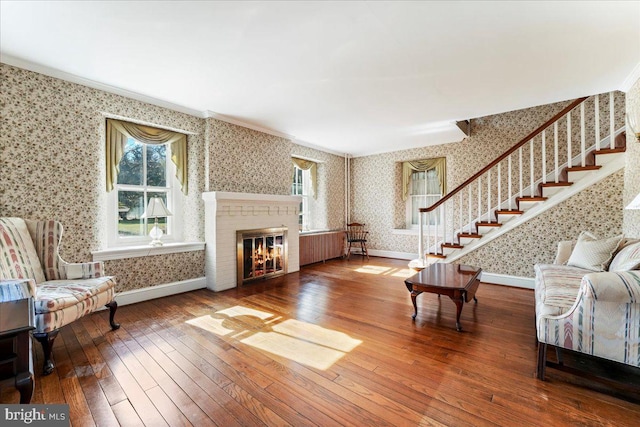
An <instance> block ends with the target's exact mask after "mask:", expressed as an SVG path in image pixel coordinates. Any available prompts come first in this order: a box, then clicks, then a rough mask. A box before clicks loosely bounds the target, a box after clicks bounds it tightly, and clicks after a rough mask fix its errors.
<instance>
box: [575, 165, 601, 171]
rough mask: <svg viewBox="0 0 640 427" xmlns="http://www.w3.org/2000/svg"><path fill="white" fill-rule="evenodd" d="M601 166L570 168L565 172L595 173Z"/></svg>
mask: <svg viewBox="0 0 640 427" xmlns="http://www.w3.org/2000/svg"><path fill="white" fill-rule="evenodd" d="M601 167H602V166H599V165H590V166H571V167H570V168H567V172H581V171H595V170H598V169H600V168H601Z"/></svg>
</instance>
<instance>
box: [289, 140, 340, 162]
mask: <svg viewBox="0 0 640 427" xmlns="http://www.w3.org/2000/svg"><path fill="white" fill-rule="evenodd" d="M293 143H294V144H296V145H300V146H302V147H307V148H311V149H313V150H318V151H322V152H323V153H328V154H333V155H334V156H338V157H344V156H347V155H350V154H349V153H340V152H338V151H334V150H332V149H330V148H325V147H321V146H319V145H316V144H312V143H310V142H307V141H304V140H302V139H294V140H293ZM295 157H299V158H301V159H302V158H303V157H302V156H298V155H296V156H295ZM306 160H309V159H306Z"/></svg>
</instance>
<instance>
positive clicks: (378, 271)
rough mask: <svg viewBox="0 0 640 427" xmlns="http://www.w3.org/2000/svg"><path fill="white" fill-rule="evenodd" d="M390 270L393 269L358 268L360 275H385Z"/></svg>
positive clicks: (369, 266) (366, 266) (368, 266)
mask: <svg viewBox="0 0 640 427" xmlns="http://www.w3.org/2000/svg"><path fill="white" fill-rule="evenodd" d="M389 270H392V268H391V267H379V266H377V265H363V266H362V267H360V268H356V271H357V272H358V273H367V274H385V273H387V272H388V271H389Z"/></svg>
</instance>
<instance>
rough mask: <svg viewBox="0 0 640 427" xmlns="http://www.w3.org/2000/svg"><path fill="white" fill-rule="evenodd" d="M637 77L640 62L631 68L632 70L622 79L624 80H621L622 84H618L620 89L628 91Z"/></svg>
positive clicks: (639, 74)
mask: <svg viewBox="0 0 640 427" xmlns="http://www.w3.org/2000/svg"><path fill="white" fill-rule="evenodd" d="M639 79H640V62H638V63H637V64H636V66H635V67H634V68H633V70H631V72H630V73H629V75H628V76H627V78H626V79H624V81H623V82H622V85H621V86H620V90H621V91H622V92H625V93H626V92H628V91H629V89H631V86H633V84H634V83H635V82H637V81H638V80H639Z"/></svg>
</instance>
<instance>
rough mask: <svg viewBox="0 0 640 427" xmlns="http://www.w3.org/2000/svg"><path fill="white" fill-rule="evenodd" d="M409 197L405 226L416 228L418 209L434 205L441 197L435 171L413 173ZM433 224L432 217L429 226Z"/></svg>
mask: <svg viewBox="0 0 640 427" xmlns="http://www.w3.org/2000/svg"><path fill="white" fill-rule="evenodd" d="M409 185H410V187H409V197H408V199H407V224H408V225H410V227H408V228H417V227H418V223H419V220H420V208H425V207H428V206H431V205H432V204H434V203H436V202H437V201H438V200H440V198H441V197H442V190H441V189H440V181H439V179H438V174H437V173H436V171H435V169H431V170H428V171H414V172H413V173H412V174H411V181H410V184H409ZM434 224H435V218H434V217H433V215H432V216H431V218H430V225H434Z"/></svg>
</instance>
